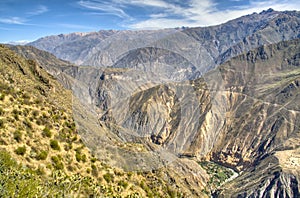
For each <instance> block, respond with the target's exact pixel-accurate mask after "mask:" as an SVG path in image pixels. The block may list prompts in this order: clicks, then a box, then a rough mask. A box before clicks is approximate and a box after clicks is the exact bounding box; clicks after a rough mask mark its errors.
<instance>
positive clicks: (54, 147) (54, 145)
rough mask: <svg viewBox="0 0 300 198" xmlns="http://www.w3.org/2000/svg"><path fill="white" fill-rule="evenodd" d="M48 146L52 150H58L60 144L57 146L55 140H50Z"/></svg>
mask: <svg viewBox="0 0 300 198" xmlns="http://www.w3.org/2000/svg"><path fill="white" fill-rule="evenodd" d="M50 147H51V148H52V149H53V150H57V151H60V146H59V144H58V141H57V140H50Z"/></svg>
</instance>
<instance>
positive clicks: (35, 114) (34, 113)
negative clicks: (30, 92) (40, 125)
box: [32, 110, 39, 118]
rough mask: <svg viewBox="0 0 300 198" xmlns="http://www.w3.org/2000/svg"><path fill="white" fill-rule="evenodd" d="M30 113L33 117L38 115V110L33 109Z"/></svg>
mask: <svg viewBox="0 0 300 198" xmlns="http://www.w3.org/2000/svg"><path fill="white" fill-rule="evenodd" d="M32 115H33V117H35V118H36V117H37V116H38V115H39V111H38V110H34V111H33V112H32Z"/></svg>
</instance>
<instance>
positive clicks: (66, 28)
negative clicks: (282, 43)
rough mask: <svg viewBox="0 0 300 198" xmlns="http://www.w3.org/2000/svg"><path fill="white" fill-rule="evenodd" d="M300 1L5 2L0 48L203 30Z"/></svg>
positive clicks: (1, 0) (298, 6)
mask: <svg viewBox="0 0 300 198" xmlns="http://www.w3.org/2000/svg"><path fill="white" fill-rule="evenodd" d="M268 8H273V9H274V10H278V11H283V10H300V3H299V0H268V1H266V0H0V43H8V42H12V41H14V42H28V41H33V40H36V39H38V38H40V37H44V36H49V35H57V34H61V33H63V34H66V33H71V32H93V31H99V30H109V29H116V30H124V29H130V30H135V29H161V28H175V27H182V26H185V27H199V26H210V25H217V24H221V23H224V22H226V21H228V20H231V19H234V18H237V17H240V16H243V15H246V14H252V13H254V12H257V13H259V12H261V11H263V10H267V9H268Z"/></svg>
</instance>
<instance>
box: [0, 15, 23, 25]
mask: <svg viewBox="0 0 300 198" xmlns="http://www.w3.org/2000/svg"><path fill="white" fill-rule="evenodd" d="M26 21H27V20H26V19H25V18H20V17H8V18H0V23H5V24H14V25H25V22H26Z"/></svg>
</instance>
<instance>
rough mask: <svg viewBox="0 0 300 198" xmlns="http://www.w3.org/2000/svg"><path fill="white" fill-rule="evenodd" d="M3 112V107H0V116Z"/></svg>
mask: <svg viewBox="0 0 300 198" xmlns="http://www.w3.org/2000/svg"><path fill="white" fill-rule="evenodd" d="M4 113H5V111H4V109H3V108H2V107H0V116H3V115H4Z"/></svg>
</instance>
